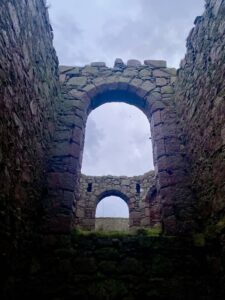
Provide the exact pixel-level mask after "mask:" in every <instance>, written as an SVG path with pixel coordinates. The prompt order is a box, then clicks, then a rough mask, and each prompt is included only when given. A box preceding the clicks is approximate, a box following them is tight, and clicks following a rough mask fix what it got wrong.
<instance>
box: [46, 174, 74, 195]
mask: <svg viewBox="0 0 225 300" xmlns="http://www.w3.org/2000/svg"><path fill="white" fill-rule="evenodd" d="M47 180H48V187H49V188H50V189H53V190H57V189H61V190H68V191H72V192H74V189H75V177H74V175H73V174H71V173H67V172H62V173H59V172H55V173H49V174H48V176H47Z"/></svg>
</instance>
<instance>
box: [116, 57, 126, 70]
mask: <svg viewBox="0 0 225 300" xmlns="http://www.w3.org/2000/svg"><path fill="white" fill-rule="evenodd" d="M124 66H125V64H124V62H123V60H122V59H121V58H116V60H115V62H114V68H123V67H124Z"/></svg>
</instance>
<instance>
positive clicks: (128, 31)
mask: <svg viewBox="0 0 225 300" xmlns="http://www.w3.org/2000/svg"><path fill="white" fill-rule="evenodd" d="M204 2H205V1H204V0H64V1H62V0H48V4H49V6H50V8H49V14H50V20H51V23H52V27H53V30H54V46H55V48H56V51H57V54H58V57H59V62H60V64H62V65H70V66H71V65H72V66H75V65H77V66H83V65H86V64H89V63H90V62H93V61H104V62H106V63H107V65H108V66H113V63H114V60H115V58H117V57H119V58H122V59H123V60H124V61H125V62H126V61H127V60H128V59H131V58H135V59H139V60H140V61H143V60H144V59H163V60H167V62H168V65H169V66H170V67H178V66H179V62H180V60H181V59H182V58H183V57H184V54H185V43H186V42H185V40H186V37H187V35H188V33H189V31H190V30H191V28H192V27H193V22H194V20H195V17H196V16H198V15H201V14H202V13H203V10H204ZM149 136H150V128H149V123H148V121H147V119H146V117H145V115H144V114H143V113H142V112H141V111H139V110H138V109H137V108H135V107H132V106H129V105H127V104H122V103H121V104H120V103H119V104H118V103H113V104H105V105H102V106H101V107H99V108H97V109H96V110H94V111H93V112H92V113H91V114H90V116H89V118H88V123H87V129H86V140H85V149H84V158H83V165H82V172H83V173H85V174H90V175H103V174H106V175H107V174H112V175H127V176H131V175H139V174H143V173H144V172H146V171H148V170H150V169H152V168H153V164H152V149H151V141H150V140H149ZM112 199H114V200H115V199H116V198H112V197H111V200H109V202H110V201H111V202H110V203H111V208H112V206H113V207H114V204H113V202H112V201H113V200H112ZM109 202H108V203H109ZM103 203H104V201H102V202H100V204H101V205H103ZM114 203H119V202H118V201H115V202H114ZM118 205H119V204H118ZM114 208H115V207H114ZM103 210H104V215H105V216H106V215H109V212H110V209H109V210H107V209H105V208H104V209H103ZM118 210H120V211H121V212H123V213H122V215H126V212H125V209H124V208H122V207H117V212H118ZM112 211H113V209H111V212H112ZM112 215H114V216H118V214H117V213H112Z"/></svg>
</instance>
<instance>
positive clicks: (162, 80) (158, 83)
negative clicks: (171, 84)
mask: <svg viewBox="0 0 225 300" xmlns="http://www.w3.org/2000/svg"><path fill="white" fill-rule="evenodd" d="M167 83H168V81H167V79H166V78H163V77H157V78H156V86H160V87H161V86H164V85H167Z"/></svg>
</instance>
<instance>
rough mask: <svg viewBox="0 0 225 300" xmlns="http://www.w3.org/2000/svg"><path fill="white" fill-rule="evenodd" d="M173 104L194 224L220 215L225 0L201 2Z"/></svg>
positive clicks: (224, 167)
mask: <svg viewBox="0 0 225 300" xmlns="http://www.w3.org/2000/svg"><path fill="white" fill-rule="evenodd" d="M176 103H177V108H178V111H179V114H180V121H181V123H182V125H183V139H184V142H185V145H186V151H187V157H188V160H189V162H190V165H191V169H190V173H191V176H192V183H191V184H192V188H193V190H194V192H195V194H196V196H197V203H196V209H197V212H198V216H197V219H198V220H199V222H200V224H202V225H204V226H205V224H206V223H214V222H217V221H218V219H219V218H221V217H222V216H224V214H225V201H224V198H225V184H224V183H225V181H224V178H225V121H224V115H225V1H224V0H207V1H206V11H205V13H204V14H203V16H201V17H197V18H196V20H195V27H194V28H193V29H192V30H191V32H190V34H189V37H188V39H187V54H186V56H185V58H184V59H183V60H182V62H181V67H180V70H179V73H178V82H177V87H176Z"/></svg>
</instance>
